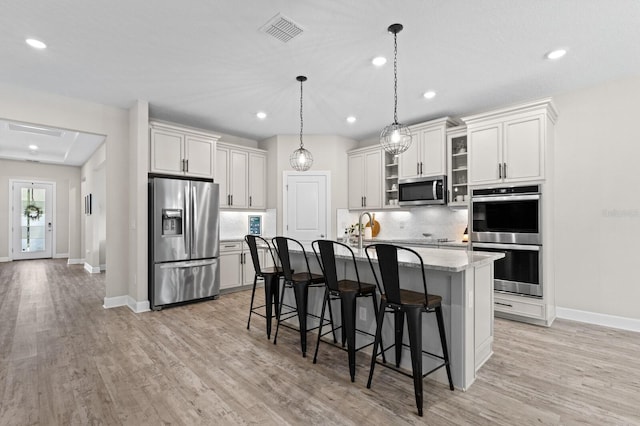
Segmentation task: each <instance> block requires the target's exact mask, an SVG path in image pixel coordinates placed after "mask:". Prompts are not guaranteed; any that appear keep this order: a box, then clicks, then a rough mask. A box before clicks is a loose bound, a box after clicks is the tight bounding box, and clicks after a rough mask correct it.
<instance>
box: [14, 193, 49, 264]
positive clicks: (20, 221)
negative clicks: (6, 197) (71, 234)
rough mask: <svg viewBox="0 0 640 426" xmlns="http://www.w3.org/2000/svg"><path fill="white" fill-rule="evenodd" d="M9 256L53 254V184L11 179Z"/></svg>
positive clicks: (45, 255)
mask: <svg viewBox="0 0 640 426" xmlns="http://www.w3.org/2000/svg"><path fill="white" fill-rule="evenodd" d="M11 186H12V208H13V211H12V224H11V230H12V232H11V233H12V236H11V241H12V247H11V249H12V253H11V254H12V258H13V259H14V260H19V259H43V258H50V257H53V227H54V211H55V208H54V202H53V192H54V191H53V184H52V183H35V182H22V181H13V182H12V185H11Z"/></svg>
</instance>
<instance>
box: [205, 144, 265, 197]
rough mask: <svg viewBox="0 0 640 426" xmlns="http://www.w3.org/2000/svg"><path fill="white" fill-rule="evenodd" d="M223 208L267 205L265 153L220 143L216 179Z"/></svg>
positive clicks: (217, 152)
mask: <svg viewBox="0 0 640 426" xmlns="http://www.w3.org/2000/svg"><path fill="white" fill-rule="evenodd" d="M215 181H216V182H217V183H219V184H220V207H221V208H234V209H265V208H266V152H264V151H262V150H258V149H252V148H245V147H241V146H236V145H227V144H222V143H221V144H218V147H217V149H216V178H215Z"/></svg>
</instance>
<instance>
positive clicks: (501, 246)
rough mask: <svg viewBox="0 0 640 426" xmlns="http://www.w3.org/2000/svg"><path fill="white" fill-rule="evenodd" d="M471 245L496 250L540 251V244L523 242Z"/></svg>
mask: <svg viewBox="0 0 640 426" xmlns="http://www.w3.org/2000/svg"><path fill="white" fill-rule="evenodd" d="M472 245H473V247H474V248H475V247H477V248H489V249H498V250H502V249H505V250H526V251H540V246H530V245H523V244H492V243H472Z"/></svg>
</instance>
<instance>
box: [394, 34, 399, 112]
mask: <svg viewBox="0 0 640 426" xmlns="http://www.w3.org/2000/svg"><path fill="white" fill-rule="evenodd" d="M393 124H398V33H397V32H395V33H393Z"/></svg>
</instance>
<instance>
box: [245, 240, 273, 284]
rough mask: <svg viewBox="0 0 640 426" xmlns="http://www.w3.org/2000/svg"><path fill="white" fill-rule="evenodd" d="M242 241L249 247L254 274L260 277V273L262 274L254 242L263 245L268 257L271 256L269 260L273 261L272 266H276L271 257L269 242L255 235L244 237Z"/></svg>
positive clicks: (256, 245) (256, 246)
mask: <svg viewBox="0 0 640 426" xmlns="http://www.w3.org/2000/svg"><path fill="white" fill-rule="evenodd" d="M244 240H245V242H246V243H247V245H248V246H249V252H250V253H251V260H252V261H253V269H255V271H256V274H258V275H262V272H263V271H262V265H260V257H259V256H258V244H257V241H256V240H258V241H260V242H261V243H262V244H264V245H265V247H266V250H267V251H268V252H269V256H271V259H272V260H273V265H274V266H276V265H277V263H276V259H275V257H274V256H273V251H272V250H271V244H269V241H267V240H265V239H264V238H262V237H259V236H257V235H245V236H244Z"/></svg>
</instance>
